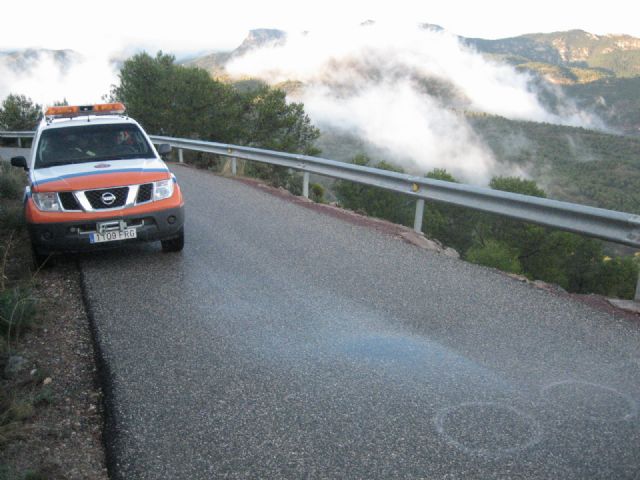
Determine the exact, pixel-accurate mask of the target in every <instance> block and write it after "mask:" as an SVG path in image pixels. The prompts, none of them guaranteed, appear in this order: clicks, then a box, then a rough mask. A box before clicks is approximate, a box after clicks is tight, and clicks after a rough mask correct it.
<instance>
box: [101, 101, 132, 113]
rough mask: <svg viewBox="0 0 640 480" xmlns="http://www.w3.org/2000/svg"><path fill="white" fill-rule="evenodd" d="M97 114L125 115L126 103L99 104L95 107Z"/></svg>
mask: <svg viewBox="0 0 640 480" xmlns="http://www.w3.org/2000/svg"><path fill="white" fill-rule="evenodd" d="M93 111H94V113H95V112H109V113H124V111H125V107H124V103H120V102H117V103H99V104H97V105H94V106H93Z"/></svg>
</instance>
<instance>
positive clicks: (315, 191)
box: [309, 183, 324, 203]
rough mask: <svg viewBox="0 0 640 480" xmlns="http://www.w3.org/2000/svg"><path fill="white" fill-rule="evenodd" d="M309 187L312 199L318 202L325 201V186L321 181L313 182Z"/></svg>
mask: <svg viewBox="0 0 640 480" xmlns="http://www.w3.org/2000/svg"><path fill="white" fill-rule="evenodd" d="M309 187H310V192H309V193H310V197H311V200H313V201H314V202H318V203H324V187H323V186H322V185H320V184H319V183H312V184H311V185H309Z"/></svg>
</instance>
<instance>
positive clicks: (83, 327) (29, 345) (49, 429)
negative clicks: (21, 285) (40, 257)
mask: <svg viewBox="0 0 640 480" xmlns="http://www.w3.org/2000/svg"><path fill="white" fill-rule="evenodd" d="M79 277H80V275H79V271H78V268H77V266H76V264H75V262H73V261H71V260H66V259H60V261H59V262H58V264H57V265H56V266H55V268H52V269H45V270H42V271H40V272H39V273H38V274H37V276H36V280H35V285H36V288H35V290H34V293H35V296H36V298H37V304H38V316H39V318H38V322H37V327H36V328H34V329H33V330H31V331H29V332H27V333H26V334H25V335H24V336H23V337H22V338H21V339H20V340H19V341H18V343H17V345H13V349H12V355H16V356H19V357H22V358H24V359H25V360H26V363H25V364H24V365H23V366H22V368H21V369H20V370H19V371H18V372H16V373H14V374H12V375H9V376H8V377H9V378H7V375H6V374H5V378H3V379H2V388H3V389H5V390H6V391H8V392H10V395H11V396H12V397H13V398H14V399H21V401H23V402H27V403H30V404H31V405H33V410H32V411H31V413H30V415H27V418H25V419H24V420H23V421H22V422H20V423H18V424H17V425H14V427H15V429H14V430H13V431H12V434H11V435H10V438H7V440H9V441H8V443H7V444H6V445H4V446H3V448H2V450H0V454H1V456H2V461H0V468H1V470H0V478H6V479H14V478H15V479H23V478H46V479H53V480H55V479H107V478H108V475H107V470H106V467H105V454H104V447H103V443H102V424H103V422H102V407H101V405H102V401H101V390H100V387H99V385H98V382H97V375H96V367H95V363H94V352H93V344H92V336H91V332H90V328H89V322H88V319H87V315H86V312H85V309H84V305H83V302H82V295H81V288H80V281H79ZM29 475H31V476H29Z"/></svg>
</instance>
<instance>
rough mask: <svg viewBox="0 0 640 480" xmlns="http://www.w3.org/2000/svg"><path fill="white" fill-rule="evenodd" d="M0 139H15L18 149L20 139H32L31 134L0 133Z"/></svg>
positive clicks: (20, 142) (25, 132)
mask: <svg viewBox="0 0 640 480" xmlns="http://www.w3.org/2000/svg"><path fill="white" fill-rule="evenodd" d="M0 138H15V139H17V140H18V148H22V139H23V138H33V132H31V131H24V132H0Z"/></svg>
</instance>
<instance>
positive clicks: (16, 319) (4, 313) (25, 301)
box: [0, 287, 36, 337]
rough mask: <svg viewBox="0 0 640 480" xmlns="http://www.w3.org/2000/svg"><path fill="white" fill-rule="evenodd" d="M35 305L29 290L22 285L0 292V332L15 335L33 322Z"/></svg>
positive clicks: (4, 334) (5, 334)
mask: <svg viewBox="0 0 640 480" xmlns="http://www.w3.org/2000/svg"><path fill="white" fill-rule="evenodd" d="M35 315H36V305H35V299H34V298H33V296H32V295H31V291H30V290H29V289H27V288H23V287H14V288H7V289H6V290H4V291H2V292H0V334H1V335H3V336H6V337H8V336H12V337H15V336H17V335H19V334H20V332H21V331H22V330H24V329H26V328H29V327H31V326H33V324H34V322H35Z"/></svg>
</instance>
